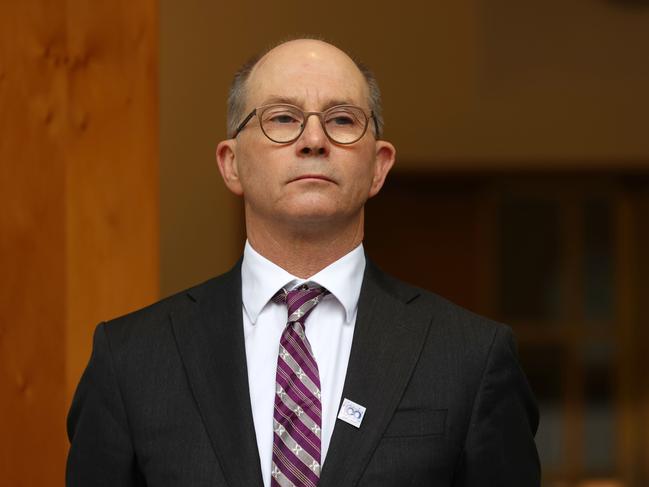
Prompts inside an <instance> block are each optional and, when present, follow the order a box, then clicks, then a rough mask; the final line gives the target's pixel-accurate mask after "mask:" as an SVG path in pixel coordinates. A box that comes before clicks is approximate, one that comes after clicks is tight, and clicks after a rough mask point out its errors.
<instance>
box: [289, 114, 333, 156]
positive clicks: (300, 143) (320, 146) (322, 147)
mask: <svg viewBox="0 0 649 487" xmlns="http://www.w3.org/2000/svg"><path fill="white" fill-rule="evenodd" d="M304 124H305V125H304V131H303V132H302V135H300V137H299V138H298V139H297V142H296V147H295V149H296V150H297V152H298V154H300V155H302V156H326V155H328V154H329V148H330V144H331V142H330V141H329V138H328V137H327V134H325V131H324V128H323V127H322V124H321V123H320V119H319V118H318V116H317V115H314V114H310V115H309V116H307V119H306V120H305V122H304Z"/></svg>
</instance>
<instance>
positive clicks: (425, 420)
mask: <svg viewBox="0 0 649 487" xmlns="http://www.w3.org/2000/svg"><path fill="white" fill-rule="evenodd" d="M447 412H448V410H447V409H398V410H397V411H396V412H395V413H394V416H392V420H390V423H389V424H388V427H387V429H386V430H385V433H384V434H383V438H417V437H424V436H444V435H445V433H446V415H447Z"/></svg>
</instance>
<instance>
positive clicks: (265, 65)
mask: <svg viewBox="0 0 649 487" xmlns="http://www.w3.org/2000/svg"><path fill="white" fill-rule="evenodd" d="M247 85H248V86H247V92H248V96H247V98H248V100H247V105H248V109H250V108H252V107H254V106H259V105H260V104H261V103H262V102H263V101H264V99H266V98H269V97H270V96H278V95H280V96H286V97H292V98H295V99H298V100H303V104H304V105H305V106H304V108H305V109H310V110H320V109H322V108H323V106H324V105H326V104H328V103H329V102H330V101H331V100H348V101H349V103H352V104H356V105H360V106H362V107H364V108H368V97H369V89H368V87H367V82H366V81H365V77H364V76H363V74H362V73H361V72H360V70H359V69H358V67H357V66H356V64H355V63H354V61H353V60H352V59H351V58H350V57H349V56H347V54H345V53H344V52H343V51H341V50H340V49H338V48H337V47H335V46H332V45H331V44H327V43H325V42H322V41H314V40H305V39H302V40H297V41H290V42H287V43H285V44H281V45H279V46H278V47H276V48H274V49H272V50H271V51H269V52H268V53H267V54H266V55H265V56H264V57H262V58H261V59H260V60H259V62H258V63H257V64H256V65H255V67H254V68H253V69H252V71H251V73H250V77H249V78H248V81H247ZM306 105H309V106H306Z"/></svg>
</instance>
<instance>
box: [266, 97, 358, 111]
mask: <svg viewBox="0 0 649 487" xmlns="http://www.w3.org/2000/svg"><path fill="white" fill-rule="evenodd" d="M275 103H285V104H288V105H295V106H296V107H300V108H302V107H304V104H303V103H302V101H301V100H300V99H299V98H295V97H292V96H277V95H271V96H269V97H268V98H266V99H265V100H264V101H263V103H262V106H264V105H273V104H275ZM338 105H356V104H355V103H352V102H351V101H349V100H346V99H333V100H328V101H327V102H326V103H324V105H323V106H322V110H326V109H328V108H331V107H336V106H338Z"/></svg>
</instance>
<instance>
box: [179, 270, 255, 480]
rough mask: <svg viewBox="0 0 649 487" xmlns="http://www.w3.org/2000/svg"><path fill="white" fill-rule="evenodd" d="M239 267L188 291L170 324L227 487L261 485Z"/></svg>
mask: <svg viewBox="0 0 649 487" xmlns="http://www.w3.org/2000/svg"><path fill="white" fill-rule="evenodd" d="M240 265H241V263H240V262H239V264H238V265H237V266H235V267H234V269H232V270H231V271H230V272H228V273H227V274H225V275H223V276H222V277H219V278H217V279H214V280H212V281H209V282H208V283H206V284H204V285H202V286H199V287H198V288H195V289H194V290H191V291H190V292H189V293H188V297H189V299H188V300H187V303H188V305H187V308H185V309H183V310H177V311H176V312H174V313H173V315H172V317H171V319H172V325H173V330H174V334H175V337H176V341H177V344H178V349H179V351H180V354H181V356H182V360H183V363H184V365H185V369H186V372H187V377H188V380H189V384H190V387H191V390H192V393H193V395H194V398H195V400H196V403H197V405H198V408H199V410H200V413H201V416H202V418H203V421H204V423H205V426H206V428H207V432H208V435H209V437H210V440H211V442H212V446H213V448H214V450H215V453H216V455H217V457H218V460H219V463H220V465H221V468H222V469H223V473H224V476H225V478H226V481H227V483H228V485H229V486H230V487H262V477H261V467H260V463H259V452H258V449H257V441H256V437H255V431H254V423H253V420H252V410H251V406H250V394H249V388H248V373H247V367H246V354H245V343H244V336H243V322H242V320H243V318H242V313H241V270H240Z"/></svg>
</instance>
